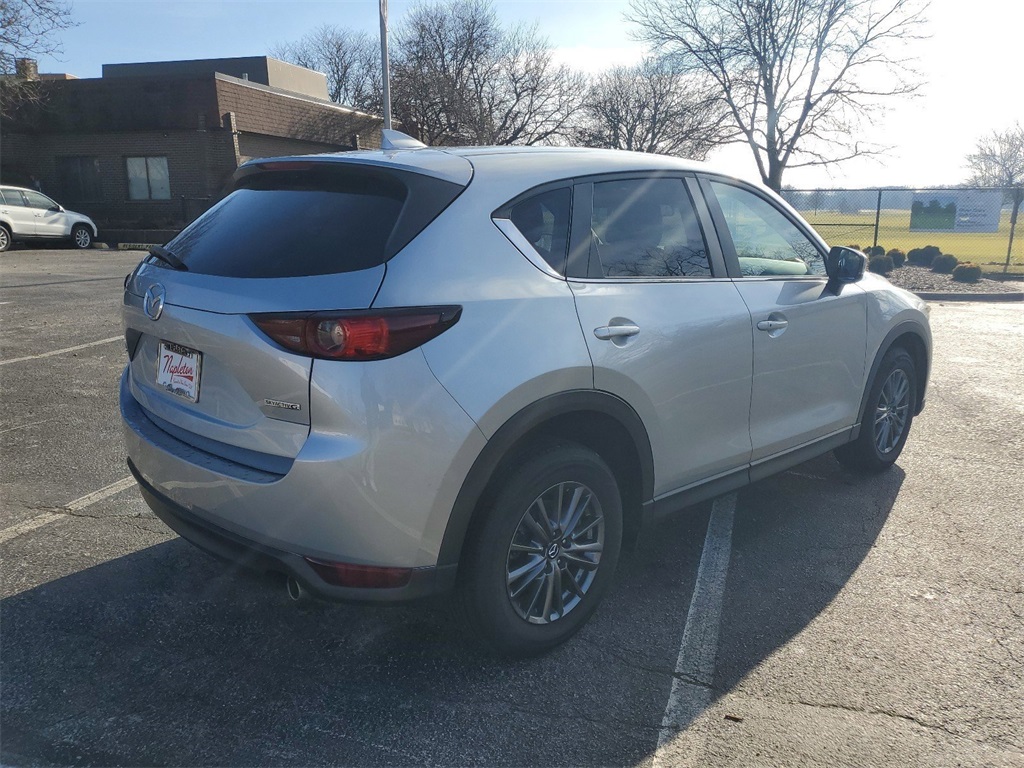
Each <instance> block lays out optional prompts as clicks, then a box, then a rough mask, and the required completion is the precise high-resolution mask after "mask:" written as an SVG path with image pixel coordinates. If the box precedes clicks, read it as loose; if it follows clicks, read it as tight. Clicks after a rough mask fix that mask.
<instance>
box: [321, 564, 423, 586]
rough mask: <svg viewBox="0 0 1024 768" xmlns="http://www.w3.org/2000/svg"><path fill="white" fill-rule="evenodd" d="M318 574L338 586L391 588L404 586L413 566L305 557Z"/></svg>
mask: <svg viewBox="0 0 1024 768" xmlns="http://www.w3.org/2000/svg"><path fill="white" fill-rule="evenodd" d="M305 560H306V562H307V563H309V564H310V565H311V566H313V570H314V571H316V573H317V575H318V576H319V577H320V578H321V579H323V580H324V581H326V582H327V583H328V584H333V585H335V586H336V587H361V588H364V589H389V588H394V587H404V586H405V585H406V584H408V583H409V579H410V578H411V577H412V568H385V567H382V566H377V565H355V564H354V563H329V562H327V561H325V560H314V559H313V558H311V557H307V558H305Z"/></svg>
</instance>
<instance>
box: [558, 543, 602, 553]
mask: <svg viewBox="0 0 1024 768" xmlns="http://www.w3.org/2000/svg"><path fill="white" fill-rule="evenodd" d="M603 551H604V544H602V543H601V542H600V541H595V542H592V543H590V544H573V545H572V546H571V547H569V548H568V549H566V550H565V552H567V553H571V554H576V553H577V552H596V553H597V554H601V552H603Z"/></svg>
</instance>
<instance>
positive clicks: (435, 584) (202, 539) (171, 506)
mask: <svg viewBox="0 0 1024 768" xmlns="http://www.w3.org/2000/svg"><path fill="white" fill-rule="evenodd" d="M128 469H129V470H131V473H132V475H134V476H135V480H136V482H138V484H139V489H140V490H141V491H142V497H143V498H144V499H145V501H146V504H148V505H149V508H150V509H152V510H153V512H154V513H155V514H156V516H157V517H159V518H160V519H161V520H162V521H163V522H164V523H165V524H166V525H167V527H169V528H170V529H171V530H173V531H174V532H175V533H177V534H178V535H179V536H181V537H182V538H183V539H185V540H186V541H188V542H190V543H191V544H194V545H195V546H197V547H198V548H199V549H202V550H203V551H204V552H208V553H209V554H212V555H214V556H216V557H218V558H220V559H222V560H226V561H227V562H229V563H231V564H232V565H235V566H238V567H241V568H246V569H248V570H254V571H270V572H275V573H281V574H284V575H286V576H292V577H294V578H295V579H296V580H297V581H298V582H299V583H300V584H302V586H303V587H304V588H305V589H306V590H307V591H309V592H310V594H313V595H315V596H316V597H319V598H322V599H324V600H334V601H359V602H374V603H397V602H405V601H408V600H416V599H419V598H423V597H427V596H429V595H434V594H438V593H441V592H446V591H448V590H449V589H451V588H452V587H453V586H454V584H455V571H456V566H454V565H449V566H441V567H425V568H414V569H413V570H412V575H411V576H410V578H409V583H408V584H406V585H405V586H403V587H395V588H387V589H359V588H354V587H338V586H335V585H333V584H328V583H327V582H325V581H324V580H323V579H321V578H320V577H319V576H318V575H317V573H316V572H315V571H314V570H313V568H312V567H311V566H310V565H309V563H307V562H306V560H305V559H304V558H303V557H302V555H300V554H296V553H294V552H286V551H284V550H281V549H277V548H275V547H272V546H269V545H266V544H262V543H260V542H256V541H253V540H251V539H246V538H244V537H242V536H240V535H238V534H236V533H233V532H231V531H228V530H225V529H224V528H221V527H219V526H217V525H214V524H213V523H211V522H210V521H208V520H204V519H202V518H200V517H198V516H197V515H194V514H192V513H191V512H189V511H188V510H187V509H185V508H184V507H182V506H181V505H179V504H176V503H175V502H173V501H171V500H170V499H169V498H167V497H166V496H164V495H163V494H161V493H160V492H159V491H158V490H157V489H156V488H154V487H153V486H152V485H151V484H150V483H149V482H147V481H146V479H145V478H144V477H143V476H142V474H141V473H140V472H139V470H138V469H137V468H136V467H135V465H134V464H133V463H132V461H131V459H129V460H128Z"/></svg>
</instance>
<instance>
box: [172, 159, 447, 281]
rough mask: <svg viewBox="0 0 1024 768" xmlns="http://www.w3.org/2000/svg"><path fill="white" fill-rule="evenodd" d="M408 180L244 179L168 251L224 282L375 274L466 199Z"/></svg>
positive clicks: (367, 176)
mask: <svg viewBox="0 0 1024 768" xmlns="http://www.w3.org/2000/svg"><path fill="white" fill-rule="evenodd" d="M325 165H326V164H325ZM406 176H408V177H410V178H409V179H403V178H401V177H399V175H398V174H392V173H389V172H383V171H379V170H376V169H366V168H359V167H352V166H346V167H342V168H337V167H335V168H327V169H317V168H314V169H312V170H295V171H267V172H263V173H256V174H254V175H251V176H245V177H242V179H241V180H240V181H239V182H238V184H239V186H238V188H236V189H235V190H234V191H233V192H231V193H230V194H229V195H228V196H227V197H225V198H224V199H223V200H221V201H220V202H219V203H217V204H216V205H215V206H214V207H213V208H211V209H210V210H208V211H207V212H206V213H204V214H203V215H202V216H200V217H199V218H198V219H196V220H195V221H194V222H192V223H191V224H190V225H189V226H188V227H186V228H185V229H184V230H183V231H182V232H181V234H179V235H178V236H177V237H176V238H174V239H173V240H172V241H171V242H169V243H168V244H167V247H168V248H169V249H170V250H171V251H172V252H173V253H174V255H175V256H177V257H178V258H179V259H181V261H182V262H184V264H185V266H186V267H188V270H189V271H190V272H196V273H200V274H206V275H219V276H224V277H247V278H275V277H307V276H312V275H327V274H337V273H342V272H355V271H358V270H363V269H369V268H372V267H376V266H379V265H381V264H383V263H384V262H385V261H387V260H388V259H389V258H391V257H392V256H393V255H394V254H395V253H396V252H397V250H398V249H400V248H401V247H402V246H404V245H405V244H406V243H408V241H409V240H411V239H412V238H413V237H415V235H416V234H418V233H419V231H420V230H422V228H423V227H425V226H426V225H427V224H429V223H430V221H432V220H433V218H434V217H435V216H436V215H437V214H438V213H440V212H441V210H443V209H444V208H445V207H446V206H447V205H448V204H449V203H450V202H451V201H452V200H453V199H455V197H456V196H457V195H458V193H459V192H461V191H462V187H461V186H458V185H455V184H451V183H449V182H445V181H440V180H438V179H433V178H428V177H424V176H420V175H418V174H406ZM412 177H416V178H415V179H413V178H412Z"/></svg>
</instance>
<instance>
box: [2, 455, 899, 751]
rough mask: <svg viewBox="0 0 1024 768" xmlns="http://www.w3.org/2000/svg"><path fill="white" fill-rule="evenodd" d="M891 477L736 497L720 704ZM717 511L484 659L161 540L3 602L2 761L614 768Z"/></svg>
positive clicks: (817, 593) (421, 608) (885, 499)
mask: <svg viewBox="0 0 1024 768" xmlns="http://www.w3.org/2000/svg"><path fill="white" fill-rule="evenodd" d="M902 479H903V475H902V472H901V471H900V470H898V469H894V470H892V471H890V472H889V473H887V474H885V475H883V476H881V477H879V478H871V479H866V480H865V479H858V478H854V477H852V476H848V475H847V474H846V473H845V472H844V471H843V470H842V469H840V468H839V467H838V465H836V464H835V462H834V461H833V460H832V459H831V458H822V459H817V460H815V461H812V462H809V463H807V464H804V465H801V467H798V468H797V470H796V472H795V473H785V474H783V475H780V476H778V477H776V478H772V479H769V480H766V481H762V482H761V483H758V484H757V485H756V486H753V487H751V488H749V489H747V490H746V491H744V492H742V493H741V494H740V497H739V501H738V504H737V512H736V518H735V526H734V534H733V555H732V560H731V564H730V570H729V577H728V582H727V587H726V601H725V605H724V610H723V619H722V626H721V633H720V644H719V653H718V667H717V669H718V672H717V677H716V680H715V685H714V693H715V695H716V696H718V695H721V694H723V693H726V692H728V691H730V690H732V689H733V688H734V687H736V686H737V685H738V684H740V683H741V681H742V680H743V679H744V677H745V676H746V675H748V674H749V673H750V672H751V670H754V669H755V668H756V667H757V666H758V664H760V663H761V662H762V661H763V660H765V659H766V658H768V657H769V656H770V655H771V654H772V653H774V652H775V651H776V650H777V649H779V648H782V647H783V646H785V645H786V643H787V642H788V641H789V640H790V639H791V638H793V636H794V635H795V634H797V633H798V632H800V631H801V630H802V629H803V628H804V627H806V626H807V625H808V624H809V623H810V622H811V621H812V620H813V619H814V618H815V617H816V616H818V615H819V614H820V613H821V612H822V611H823V610H824V609H825V608H826V607H827V606H828V605H829V604H830V602H831V601H832V600H833V599H834V598H835V597H836V595H837V594H838V593H839V591H840V590H841V589H842V588H843V587H844V585H845V584H846V583H847V581H848V580H849V578H850V576H851V575H852V574H853V573H854V572H855V571H856V570H857V568H858V566H859V565H860V564H861V562H862V561H863V559H864V557H865V556H866V554H867V553H868V552H869V551H870V549H871V548H872V546H873V545H874V542H875V539H876V538H877V536H878V533H879V531H880V530H881V529H882V526H883V525H884V524H885V521H886V519H887V517H888V514H889V511H890V510H891V509H892V506H893V503H894V501H895V499H896V496H897V494H898V493H899V489H900V485H901V483H902ZM709 509H710V505H702V506H700V507H696V508H694V509H693V510H691V511H692V514H688V515H684V516H681V517H678V518H676V519H673V520H670V521H667V522H666V523H664V524H662V525H660V526H659V527H658V529H657V531H656V532H655V534H654V535H650V536H647V537H645V538H644V539H643V540H642V543H641V544H640V545H639V546H638V548H637V549H636V551H634V552H633V553H632V555H631V556H630V557H627V558H626V559H625V560H624V562H623V565H622V568H621V572H620V574H619V577H618V580H617V584H616V586H615V588H614V589H613V590H612V592H611V594H610V595H609V597H608V598H607V600H606V602H605V603H604V604H603V605H602V607H601V609H600V610H599V611H598V613H597V614H596V615H595V616H594V618H593V619H592V621H591V622H590V623H588V625H587V626H586V627H585V628H584V629H583V630H582V631H581V632H580V634H579V635H577V637H576V638H574V639H573V640H572V641H570V642H569V643H568V644H567V645H565V646H563V647H561V648H559V649H556V650H555V651H554V652H552V653H550V654H548V655H546V656H544V657H541V658H538V659H529V660H508V659H497V658H493V657H490V656H487V655H485V654H483V653H480V652H478V651H476V650H474V649H473V648H472V647H471V646H469V645H468V644H467V643H465V642H464V641H463V639H462V638H461V637H460V635H459V629H458V627H457V625H455V624H454V623H452V622H451V621H450V620H449V618H448V613H447V611H446V610H445V609H444V608H445V606H444V605H443V601H439V600H438V601H433V602H426V603H421V604H415V605H409V606H402V607H393V608H378V607H365V606H352V605H333V604H330V605H329V604H321V603H310V604H298V605H296V604H293V603H291V602H290V601H289V600H288V599H287V597H286V595H285V591H284V589H283V586H282V585H281V583H280V582H279V581H278V580H277V579H274V578H272V577H269V576H253V575H245V574H240V573H231V572H226V571H225V568H224V566H223V565H222V564H221V563H219V562H217V561H215V560H213V559H211V558H209V557H207V556H206V555H204V554H203V553H201V552H199V551H197V550H196V549H194V548H193V547H191V546H190V545H188V544H186V543H185V542H183V541H181V540H180V539H174V540H171V541H168V542H166V543H163V544H159V545H156V546H152V547H149V548H147V549H143V550H140V551H137V552H135V553H133V554H131V555H126V556H124V557H119V558H117V559H115V560H112V561H110V562H107V563H104V564H102V565H98V566H95V567H91V568H88V569H85V570H82V571H80V572H77V573H74V574H72V575H69V576H67V577H64V578H61V579H58V580H56V581H53V582H50V583H47V584H43V585H41V586H39V587H36V588H34V589H31V590H28V591H25V592H22V593H20V594H17V595H15V596H12V597H9V598H7V599H5V600H3V601H2V602H0V617H2V630H3V631H2V633H0V679H2V682H3V696H2V711H3V747H2V754H0V759H2V761H3V763H4V764H6V765H18V764H62V765H80V764H88V765H101V764H102V765H115V764H116V765H126V764H132V765H167V764H178V765H214V764H216V765H241V764H246V765H249V764H274V765H300V764H301V765H396V764H400V765H469V764H472V765H570V764H571V765H607V764H638V763H643V762H644V761H649V759H650V757H651V754H652V752H653V751H654V749H655V746H656V744H657V741H658V733H659V729H660V727H661V721H662V716H663V713H664V709H665V704H666V700H667V698H668V693H669V689H670V687H671V684H672V680H673V672H674V668H675V662H676V657H677V654H678V652H679V641H680V637H681V635H682V629H683V626H684V624H685V621H686V613H687V609H688V606H689V601H690V595H691V593H692V590H693V584H694V580H695V577H696V571H697V565H698V563H699V561H700V556H701V549H702V544H703V538H704V534H705V530H706V526H707V520H708V514H709Z"/></svg>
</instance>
